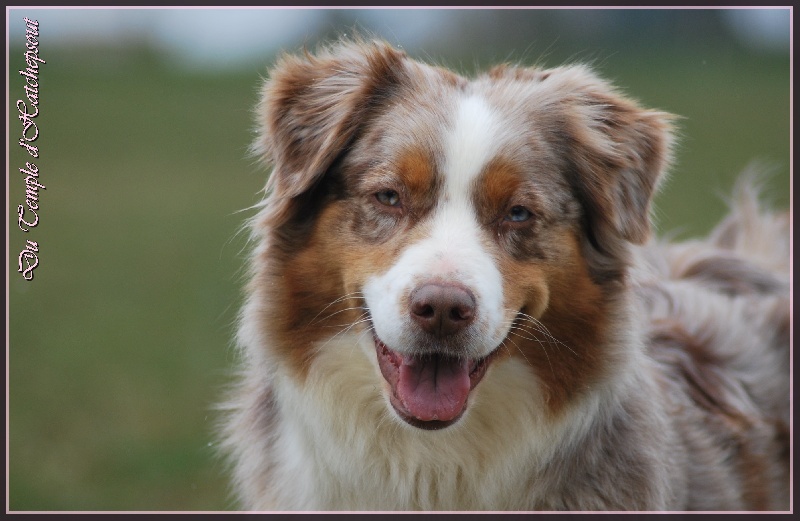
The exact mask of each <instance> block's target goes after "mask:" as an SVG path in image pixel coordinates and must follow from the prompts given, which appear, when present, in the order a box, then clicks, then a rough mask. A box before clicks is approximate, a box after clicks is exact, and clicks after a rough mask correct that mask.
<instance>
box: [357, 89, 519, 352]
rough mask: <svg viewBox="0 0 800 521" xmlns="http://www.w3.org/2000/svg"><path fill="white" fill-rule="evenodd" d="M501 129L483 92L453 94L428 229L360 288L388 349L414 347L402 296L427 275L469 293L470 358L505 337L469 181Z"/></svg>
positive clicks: (494, 273) (498, 290) (499, 294)
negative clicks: (472, 305)
mask: <svg viewBox="0 0 800 521" xmlns="http://www.w3.org/2000/svg"><path fill="white" fill-rule="evenodd" d="M502 133H503V129H502V122H501V121H500V120H499V118H498V117H497V116H496V114H495V113H494V112H492V110H491V108H490V107H489V106H488V105H487V104H486V102H485V101H484V100H483V99H481V98H479V97H477V96H470V97H466V98H463V99H461V100H460V102H459V104H458V107H457V110H456V112H455V117H454V119H453V125H452V127H450V128H449V129H448V133H447V134H446V135H445V137H444V142H443V143H444V147H443V148H444V153H445V161H444V163H443V165H444V166H443V170H442V171H441V172H439V175H442V176H443V180H444V183H443V191H442V193H441V194H439V198H440V199H439V201H438V204H437V207H436V209H435V210H434V213H433V215H432V217H431V223H430V235H429V236H428V237H427V238H425V239H423V240H421V241H419V242H417V243H415V244H413V245H409V247H407V248H406V249H405V250H404V251H403V254H402V255H401V256H400V258H399V259H398V260H397V262H396V263H395V264H394V265H393V266H392V267H391V268H390V269H389V270H388V271H387V272H386V273H384V274H382V275H378V276H374V277H372V278H370V279H369V280H368V281H367V284H366V285H365V287H364V294H365V298H366V301H367V305H368V307H369V309H370V312H371V313H372V320H373V324H374V326H375V332H376V334H377V335H378V337H379V338H380V339H381V340H382V341H383V342H384V343H385V344H386V345H387V346H389V347H390V348H391V349H393V350H395V351H399V352H405V353H407V352H409V351H410V350H411V349H412V348H413V347H414V343H413V340H414V331H415V325H414V324H413V323H412V321H411V319H410V317H409V312H408V299H407V297H408V295H409V294H410V293H411V291H413V290H414V289H415V288H416V287H418V286H419V285H420V284H422V283H424V282H426V281H429V280H435V281H452V282H457V283H459V284H461V285H463V286H465V287H467V288H469V290H470V291H472V293H473V295H474V296H475V300H476V304H477V315H476V319H475V321H474V322H473V324H472V326H471V328H472V333H473V334H471V335H470V338H471V341H470V345H467V346H463V347H464V349H465V350H466V353H468V355H469V356H470V357H471V358H480V357H483V356H485V355H487V354H489V353H490V352H491V351H492V350H493V349H494V348H495V347H497V346H498V345H499V343H500V342H501V341H502V340H503V338H504V337H505V334H506V326H505V325H504V324H503V315H504V313H503V311H504V310H503V284H502V279H501V276H500V272H499V271H498V269H497V266H496V265H495V262H494V260H493V259H492V257H491V255H489V253H488V252H487V251H486V248H485V247H484V245H483V242H482V237H484V236H485V232H482V231H481V228H480V224H479V223H478V219H477V216H476V213H475V207H474V203H473V193H474V189H475V181H476V179H477V177H478V176H479V175H480V173H481V172H482V170H483V168H484V167H485V166H486V164H487V163H488V162H489V161H490V160H491V159H492V158H493V157H494V155H495V154H496V153H497V150H498V145H499V143H500V139H499V138H500V136H501V134H502Z"/></svg>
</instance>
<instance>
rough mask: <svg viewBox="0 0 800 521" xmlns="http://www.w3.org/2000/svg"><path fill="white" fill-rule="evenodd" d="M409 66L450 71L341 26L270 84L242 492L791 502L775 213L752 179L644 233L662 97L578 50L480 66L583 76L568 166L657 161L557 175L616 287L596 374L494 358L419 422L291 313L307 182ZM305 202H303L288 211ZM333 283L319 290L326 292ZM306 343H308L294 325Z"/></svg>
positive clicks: (785, 338) (237, 475) (345, 504)
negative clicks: (445, 405)
mask: <svg viewBox="0 0 800 521" xmlns="http://www.w3.org/2000/svg"><path fill="white" fill-rule="evenodd" d="M407 68H408V69H414V71H416V73H418V74H423V75H426V77H427V78H429V79H430V81H445V82H459V81H464V80H462V79H460V78H458V77H456V76H455V75H452V73H449V72H446V71H443V70H441V69H433V68H427V67H426V66H423V65H420V64H417V63H416V62H412V61H411V60H410V59H408V58H407V57H406V56H405V55H404V54H403V53H400V52H398V51H395V50H393V49H391V48H389V47H388V46H385V45H384V44H381V43H374V44H373V43H366V42H355V43H343V44H341V45H338V46H335V47H334V48H332V49H330V50H326V51H322V52H320V53H319V54H318V55H316V56H311V55H307V56H305V57H288V56H287V57H285V58H284V59H283V60H282V61H281V62H280V63H279V64H278V65H277V66H276V68H275V70H274V72H273V74H272V76H271V79H270V80H269V81H268V83H267V85H266V87H265V91H264V98H263V100H262V104H261V106H260V109H259V128H260V137H259V139H258V141H257V144H256V150H257V151H258V153H259V154H261V155H263V156H264V157H265V158H266V159H268V160H269V161H271V162H273V163H274V170H273V174H272V177H271V179H270V181H269V193H268V196H267V198H266V199H265V201H264V204H263V207H262V209H261V211H260V212H259V214H258V215H257V216H256V217H255V218H254V219H253V221H252V223H251V224H252V230H253V238H254V241H255V243H256V246H255V248H254V251H253V257H252V279H251V282H250V284H249V286H248V300H247V303H246V305H245V307H244V309H243V312H242V320H241V327H240V331H239V343H240V344H241V346H242V348H243V349H242V361H241V370H242V373H241V377H240V383H239V385H238V387H237V389H236V390H235V391H234V393H233V397H232V399H231V400H230V401H229V402H228V403H227V404H226V406H225V407H226V409H227V414H226V419H225V423H224V427H223V429H224V434H223V448H224V449H225V450H226V451H227V452H228V454H229V455H230V456H231V461H232V463H233V474H234V481H235V487H236V491H237V494H238V496H239V498H240V500H241V501H242V505H243V506H244V507H246V508H249V509H302V510H317V509H318V510H329V509H331V510H332V509H348V510H351V509H371V510H394V509H400V510H402V509H425V510H433V509H453V510H470V509H514V510H562V509H572V510H606V509H612V510H622V509H633V510H687V509H701V510H721V509H733V510H762V509H786V508H788V501H789V500H788V497H789V493H788V483H789V477H788V468H789V441H788V440H789V434H788V425H789V414H790V411H789V374H788V358H789V330H790V320H791V315H790V301H789V295H788V284H789V277H788V270H789V266H788V260H789V242H788V226H789V220H788V216H787V215H785V214H781V215H775V214H771V213H769V212H767V211H765V210H763V209H762V208H760V206H759V202H758V193H757V189H756V187H755V183H754V182H752V181H743V182H742V183H741V184H740V185H739V186H738V187H737V190H736V192H735V195H734V198H733V200H732V204H731V213H730V215H729V217H727V218H726V219H725V220H724V221H723V222H722V223H721V224H720V225H719V226H718V227H717V228H716V229H715V230H714V231H713V232H712V233H711V234H710V235H709V237H708V238H707V239H705V240H702V241H694V242H685V243H679V244H673V243H668V242H661V241H657V240H652V239H648V232H649V226H648V220H647V219H648V213H649V204H650V200H651V197H652V194H653V192H654V190H655V189H656V187H657V185H658V182H659V179H660V177H659V175H658V174H660V173H661V172H662V171H663V170H664V169H665V167H666V164H667V163H668V160H669V145H670V143H669V141H670V138H669V135H670V133H669V118H668V117H667V116H666V115H664V114H660V113H656V112H646V111H642V110H641V109H639V108H638V107H637V106H636V105H635V104H633V103H632V102H630V101H628V100H627V99H625V98H623V97H621V96H619V95H618V94H617V93H616V92H615V91H614V90H613V89H612V88H611V87H610V86H609V85H607V84H606V83H605V82H603V81H602V80H599V79H598V78H596V77H595V76H594V75H593V74H592V73H591V72H590V71H588V70H587V69H585V68H581V67H575V68H567V69H559V70H556V71H539V70H533V69H522V68H514V67H500V68H497V69H495V70H493V71H492V72H491V73H490V74H489V75H488V76H484V77H481V78H480V79H479V80H477V81H483V82H491V81H496V82H508V83H511V82H536V81H540V80H541V78H543V77H545V76H548V75H552V76H553V77H555V78H557V79H558V81H560V82H561V84H560V85H561V88H559V89H554V90H553V91H552V92H551V94H552V95H553V96H554V98H553V99H554V100H555V101H558V96H562V95H563V92H568V91H575V90H578V89H580V90H582V91H583V95H585V96H588V97H589V98H593V99H594V103H595V104H594V105H590V104H585V105H575V106H574V107H573V108H572V109H569V110H571V112H569V113H568V114H569V116H570V117H571V118H572V119H573V121H572V126H571V127H570V130H569V132H571V136H570V138H571V147H570V148H569V149H567V150H565V154H567V155H569V156H570V157H569V159H568V161H569V163H570V164H571V165H572V166H573V167H574V171H577V172H579V174H580V175H584V176H589V175H590V173H603V174H605V173H611V172H612V171H618V172H628V174H630V171H631V170H635V169H637V168H638V169H642V171H648V172H652V173H653V175H644V176H640V177H637V176H635V175H633V176H632V175H628V174H624V173H621V174H620V177H619V178H615V179H611V178H601V177H598V178H594V179H591V180H587V179H583V178H581V179H578V180H571V182H572V183H573V187H574V190H575V191H576V192H578V193H579V199H580V202H581V204H582V212H583V213H584V215H585V217H586V219H585V220H584V221H582V225H583V226H588V227H590V228H591V230H590V235H592V237H591V240H588V239H587V241H586V242H587V243H588V242H592V241H595V242H596V241H599V242H600V243H601V244H600V247H599V248H598V247H597V245H592V244H584V245H583V247H582V248H583V249H582V252H583V254H584V255H585V261H586V262H587V264H588V265H589V266H590V267H591V269H592V270H593V276H594V277H595V280H600V281H601V282H600V285H601V286H602V287H603V288H605V289H604V291H606V292H607V293H609V294H613V298H609V300H610V302H612V304H613V305H609V309H610V310H612V311H613V313H612V316H607V317H603V320H608V321H609V323H610V324H611V325H612V328H613V329H614V338H615V341H614V342H609V343H608V345H607V346H606V347H607V348H608V353H607V354H608V357H609V358H611V359H614V360H616V362H615V365H612V367H611V368H610V369H609V370H608V371H607V372H608V375H606V376H605V377H604V378H600V379H598V380H596V382H595V384H596V387H593V388H591V389H589V390H588V392H585V391H584V390H581V392H580V393H578V394H579V398H576V397H574V396H572V397H569V396H567V394H564V393H562V394H564V396H560V395H558V394H557V393H556V391H553V392H552V393H551V395H550V397H549V398H548V397H547V393H546V392H543V391H542V387H541V385H540V383H539V382H538V380H536V379H535V378H533V377H532V375H531V373H529V372H527V371H520V370H519V366H513V367H512V366H509V365H508V364H506V365H498V366H497V367H492V368H490V371H494V372H495V373H496V374H495V375H491V374H489V375H487V377H486V379H485V380H484V381H483V382H481V383H480V384H479V388H478V389H479V390H480V393H479V394H477V395H476V403H473V404H472V405H471V410H470V411H469V412H468V416H467V418H465V419H464V420H462V421H461V422H460V423H458V424H456V425H454V426H452V427H450V428H448V429H445V430H443V431H437V432H429V431H423V430H418V429H413V428H410V427H408V426H405V425H398V424H397V423H396V420H395V419H394V418H392V417H391V414H390V411H389V410H388V408H387V405H386V403H385V402H384V400H383V399H382V398H381V396H380V394H379V393H377V392H376V387H378V386H379V384H380V382H379V380H378V379H379V378H380V374H378V373H376V372H375V370H374V367H373V366H372V365H370V364H369V363H368V362H367V361H366V360H364V357H363V355H362V354H361V353H360V352H359V350H358V349H356V348H354V347H353V345H352V341H353V337H352V336H350V335H349V333H347V332H345V334H340V333H341V330H324V329H322V328H321V327H322V324H316V325H313V323H314V319H315V318H316V317H315V316H313V315H312V316H291V315H292V313H293V312H294V310H296V309H297V308H295V307H292V306H289V305H286V295H287V292H286V290H285V288H283V287H282V286H283V285H285V284H286V283H287V281H286V279H285V278H284V276H285V275H286V273H287V270H289V269H290V267H291V269H294V270H296V269H297V268H296V267H295V266H293V263H296V262H297V256H296V254H297V252H298V251H299V250H300V249H301V247H302V244H304V243H305V241H308V240H309V237H316V235H315V233H316V234H319V233H324V230H323V231H322V232H320V231H319V223H318V214H319V212H318V211H317V210H310V208H312V207H321V206H324V205H325V204H327V203H328V201H329V199H328V198H326V196H325V193H324V192H323V193H321V192H320V190H317V187H318V186H320V183H321V182H322V179H323V177H324V176H325V175H326V172H327V171H328V170H329V169H330V168H331V167H332V166H333V165H334V163H335V162H337V161H340V160H341V157H342V152H343V150H345V149H352V145H353V142H354V141H355V140H358V139H359V138H360V137H359V135H358V133H357V131H358V129H359V128H360V125H361V124H362V123H361V121H362V120H368V119H369V114H368V113H369V111H370V110H371V109H372V108H374V102H375V101H376V100H379V99H382V98H381V97H380V96H378V95H376V94H375V93H376V92H382V93H384V94H385V93H386V92H388V89H387V85H391V84H393V83H395V82H397V83H400V82H402V81H405V80H404V79H403V78H400V77H399V76H400V74H399V71H405V70H406V69H407ZM311 85H314V88H310V86H311ZM386 96H387V97H388V95H386ZM608 107H611V108H613V111H612V110H608V111H607V112H604V110H605V109H608ZM586 121H592V124H591V125H589V124H587V123H586ZM400 124H402V122H401V123H400ZM625 147H630V149H627V148H625ZM645 150H646V151H648V152H647V153H641V154H640V153H639V152H643V151H645ZM630 152H636V153H630ZM353 153H356V152H353ZM591 175H595V174H591ZM626 175H627V177H626ZM614 183H620V185H616V186H615V185H614ZM304 211H308V214H307V215H308V219H298V215H301V214H303V212H304ZM587 221H588V222H589V223H590V224H587ZM315 227H316V228H315ZM634 244H636V245H635V246H634ZM306 275H307V276H313V275H314V274H313V273H312V272H309V273H307V274H306ZM318 275H320V274H318ZM325 275H326V276H330V275H331V273H327V274H325ZM319 284H320V286H321V287H320V291H323V290H324V289H326V288H324V287H323V286H325V285H326V283H325V282H324V281H322V280H320V281H319ZM340 296H344V295H340ZM308 298H309V299H310V300H312V301H313V299H314V295H309V296H308ZM330 302H331V300H330V299H321V301H320V302H318V304H319V306H320V308H319V310H321V309H322V308H323V307H324V306H326V305H329V304H330ZM309 306H310V305H309ZM312 325H313V327H310V326H312ZM551 329H552V327H551ZM356 331H358V329H356ZM320 335H324V336H325V338H326V339H325V341H320V338H321V337H320ZM559 340H561V339H559ZM314 343H316V345H317V349H315V350H309V349H307V348H300V347H298V346H300V345H306V346H307V345H311V344H314ZM612 344H613V345H612ZM554 355H555V353H554ZM287 360H290V361H288V362H287ZM617 362H618V363H617ZM298 367H299V368H300V369H298ZM492 376H494V378H492ZM578 384H580V382H578ZM552 385H553V386H554V388H557V386H558V383H553V384H552ZM553 393H556V394H553ZM520 395H524V396H525V397H526V398H525V399H524V400H521V399H519V398H517V397H518V396H520ZM570 396H571V395H570ZM553 401H555V402H559V403H561V402H563V403H562V405H561V406H562V407H563V409H562V410H561V413H560V414H559V415H558V418H557V419H555V420H554V419H542V417H543V416H546V415H545V414H543V412H542V411H546V410H548V407H552V402H553ZM484 404H489V405H484Z"/></svg>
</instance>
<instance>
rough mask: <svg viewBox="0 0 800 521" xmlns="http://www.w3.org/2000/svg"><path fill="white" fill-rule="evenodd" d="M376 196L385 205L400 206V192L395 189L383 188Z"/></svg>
mask: <svg viewBox="0 0 800 521" xmlns="http://www.w3.org/2000/svg"><path fill="white" fill-rule="evenodd" d="M375 198H376V199H377V200H378V202H379V203H381V204H382V205H384V206H399V205H400V194H398V193H397V192H395V191H394V190H382V191H380V192H378V193H377V194H375Z"/></svg>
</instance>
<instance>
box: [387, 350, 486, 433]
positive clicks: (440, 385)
mask: <svg viewBox="0 0 800 521" xmlns="http://www.w3.org/2000/svg"><path fill="white" fill-rule="evenodd" d="M373 338H374V341H375V350H376V352H377V355H378V364H379V366H380V369H381V373H382V374H383V377H384V378H385V379H386V381H387V382H388V383H389V386H390V387H391V394H390V402H391V404H392V407H394V409H395V411H397V414H399V415H400V417H401V418H402V419H403V420H405V421H406V422H407V423H409V424H411V425H413V426H414V427H419V428H421V429H430V430H432V429H442V428H444V427H447V426H450V425H452V424H454V423H456V422H457V421H458V419H459V418H461V416H462V415H463V414H464V411H465V410H466V408H467V399H468V398H469V394H470V391H472V389H474V388H475V386H476V385H478V382H480V381H481V379H482V378H483V376H484V375H485V374H486V369H487V368H488V367H489V363H490V362H491V359H492V358H493V354H494V352H493V353H491V354H489V355H488V356H486V357H484V358H482V359H480V360H471V359H468V358H458V357H453V356H446V355H441V354H435V353H429V354H424V355H405V354H402V353H398V352H396V351H393V350H391V349H390V348H389V347H388V346H387V345H386V344H384V343H383V342H382V341H381V340H380V339H379V338H378V337H377V336H375V335H373Z"/></svg>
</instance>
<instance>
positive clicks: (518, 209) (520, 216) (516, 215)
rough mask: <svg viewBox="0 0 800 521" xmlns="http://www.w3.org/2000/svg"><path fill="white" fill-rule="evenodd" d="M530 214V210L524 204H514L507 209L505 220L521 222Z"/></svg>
mask: <svg viewBox="0 0 800 521" xmlns="http://www.w3.org/2000/svg"><path fill="white" fill-rule="evenodd" d="M532 216H533V214H531V212H530V210H528V209H527V208H525V207H524V206H515V207H513V208H511V210H509V212H508V215H506V221H511V222H514V223H521V222H523V221H527V220H528V219H530V218H531V217H532Z"/></svg>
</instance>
